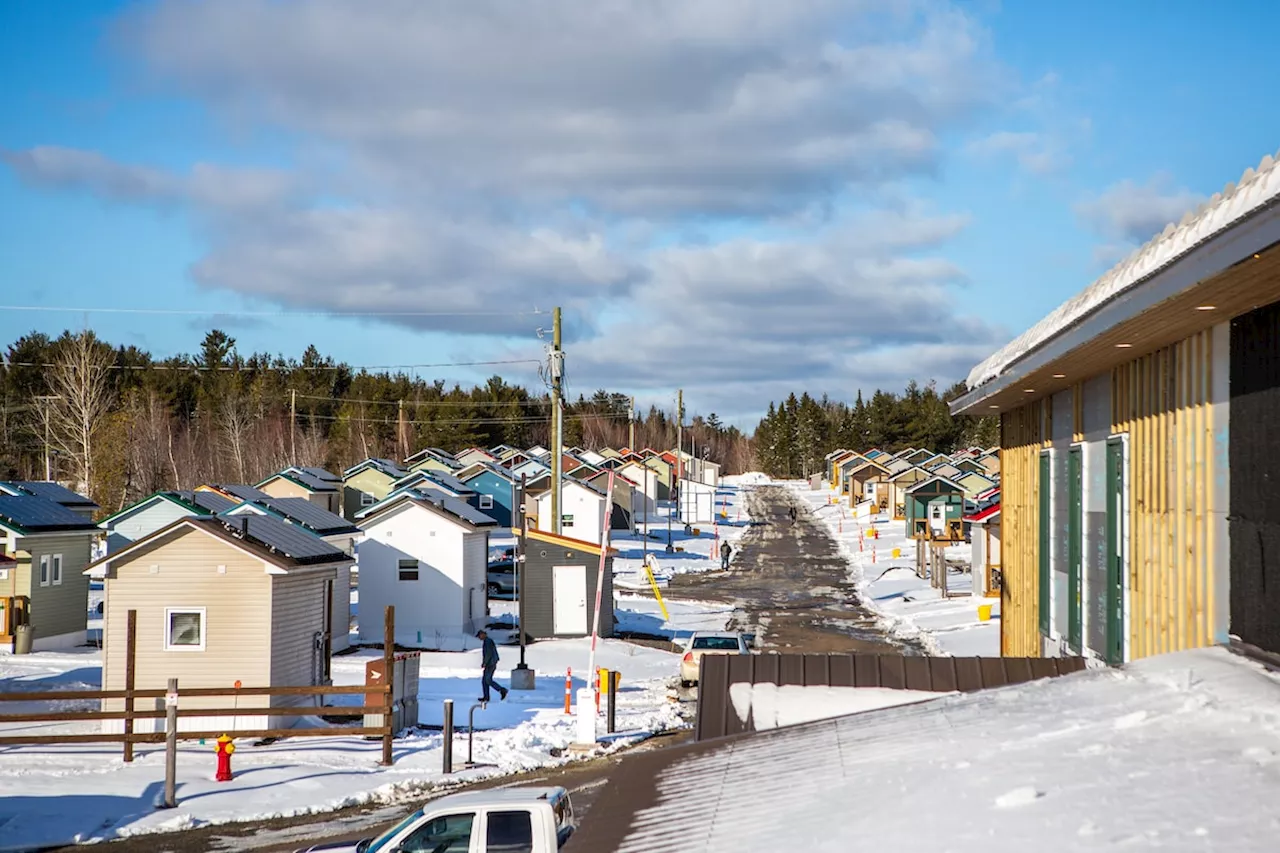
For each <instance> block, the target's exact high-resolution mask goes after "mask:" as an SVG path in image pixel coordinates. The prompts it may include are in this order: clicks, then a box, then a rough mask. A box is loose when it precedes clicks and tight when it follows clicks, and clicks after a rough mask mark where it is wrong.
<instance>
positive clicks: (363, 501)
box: [360, 492, 377, 506]
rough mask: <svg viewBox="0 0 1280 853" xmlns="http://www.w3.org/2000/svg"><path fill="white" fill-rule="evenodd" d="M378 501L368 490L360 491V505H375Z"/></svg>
mask: <svg viewBox="0 0 1280 853" xmlns="http://www.w3.org/2000/svg"><path fill="white" fill-rule="evenodd" d="M375 503H377V501H375V500H374V499H373V495H371V494H369V493H368V492H361V493H360V506H373V505H374V504H375Z"/></svg>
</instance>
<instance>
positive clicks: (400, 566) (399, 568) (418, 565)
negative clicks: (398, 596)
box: [396, 560, 422, 583]
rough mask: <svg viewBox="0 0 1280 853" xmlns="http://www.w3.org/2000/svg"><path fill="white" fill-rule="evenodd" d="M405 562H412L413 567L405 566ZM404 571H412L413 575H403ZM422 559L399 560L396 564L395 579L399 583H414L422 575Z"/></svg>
mask: <svg viewBox="0 0 1280 853" xmlns="http://www.w3.org/2000/svg"><path fill="white" fill-rule="evenodd" d="M405 563H413V568H412V569H410V568H408V567H407V566H405ZM405 572H413V577H411V578H407V577H405V576H404V575H405ZM421 572H422V561H421V560H400V561H399V562H398V563H397V565H396V579H397V580H398V581H400V582H401V583H414V582H415V581H417V580H420V579H421V577H422V574H421Z"/></svg>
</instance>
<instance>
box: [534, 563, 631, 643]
mask: <svg viewBox="0 0 1280 853" xmlns="http://www.w3.org/2000/svg"><path fill="white" fill-rule="evenodd" d="M522 553H523V554H524V555H525V562H524V565H523V567H522V569H521V572H522V577H521V587H520V594H521V596H523V597H524V599H525V601H524V618H525V622H526V623H527V625H528V628H527V630H528V632H529V633H530V634H532V635H533V636H534V637H535V638H537V639H546V638H550V637H555V636H556V634H555V621H554V620H555V591H554V588H553V584H554V571H553V569H554V567H555V566H584V567H585V568H586V570H587V608H588V613H587V620H588V628H589V626H590V619H591V608H593V607H594V603H595V595H596V576H597V574H598V573H599V567H600V556H599V555H598V554H593V553H591V552H589V551H584V550H578V549H575V548H568V547H564V546H560V545H553V544H551V543H548V542H541V541H539V540H536V539H526V540H525V544H524V547H523V549H522ZM565 636H582V635H581V634H570V635H565ZM600 636H602V637H612V636H613V557H608V558H607V559H606V561H605V567H604V585H603V588H602V590H601V595H600Z"/></svg>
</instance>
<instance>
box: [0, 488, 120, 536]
mask: <svg viewBox="0 0 1280 853" xmlns="http://www.w3.org/2000/svg"><path fill="white" fill-rule="evenodd" d="M0 521H3V522H6V523H7V524H9V525H12V526H15V527H18V528H20V529H21V530H25V531H29V532H31V533H48V532H52V531H55V530H97V529H98V526H97V525H96V524H94V523H93V521H92V520H91V519H88V518H85V516H84V515H82V514H81V513H78V512H75V511H73V510H70V509H67V508H66V507H65V506H63V505H62V504H60V503H57V502H55V501H51V500H49V499H48V498H42V497H37V496H36V495H0Z"/></svg>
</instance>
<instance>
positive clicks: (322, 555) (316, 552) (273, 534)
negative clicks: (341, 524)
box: [223, 515, 344, 563]
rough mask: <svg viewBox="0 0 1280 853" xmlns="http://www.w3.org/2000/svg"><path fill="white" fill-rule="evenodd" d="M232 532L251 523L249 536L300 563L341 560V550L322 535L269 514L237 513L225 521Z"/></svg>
mask: <svg viewBox="0 0 1280 853" xmlns="http://www.w3.org/2000/svg"><path fill="white" fill-rule="evenodd" d="M223 523H224V524H225V525H226V527H227V529H229V530H230V531H231V532H232V533H234V534H236V535H239V534H240V532H241V531H242V530H243V529H244V528H243V527H242V525H244V524H247V525H248V531H249V539H250V540H252V541H255V542H257V543H258V544H260V545H263V546H265V547H267V548H273V549H275V550H276V551H277V552H279V553H280V554H283V555H285V556H286V557H291V558H292V559H293V560H295V561H296V562H299V563H307V562H311V563H316V562H324V561H326V560H334V559H338V558H340V557H342V556H344V555H343V553H342V552H341V551H339V550H338V549H337V548H335V547H333V546H332V545H330V544H329V543H328V542H325V541H324V540H323V539H321V538H320V537H319V536H317V535H315V534H314V533H311V532H310V531H308V530H306V529H305V528H303V527H299V526H298V525H296V524H289V523H287V522H284V521H281V520H280V519H278V518H273V517H271V516H269V515H237V516H235V517H233V518H226V519H224V520H223Z"/></svg>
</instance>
